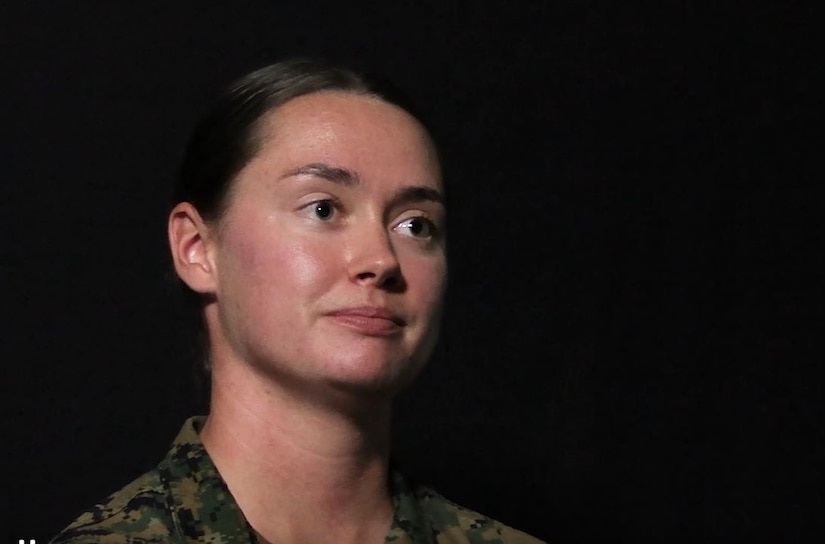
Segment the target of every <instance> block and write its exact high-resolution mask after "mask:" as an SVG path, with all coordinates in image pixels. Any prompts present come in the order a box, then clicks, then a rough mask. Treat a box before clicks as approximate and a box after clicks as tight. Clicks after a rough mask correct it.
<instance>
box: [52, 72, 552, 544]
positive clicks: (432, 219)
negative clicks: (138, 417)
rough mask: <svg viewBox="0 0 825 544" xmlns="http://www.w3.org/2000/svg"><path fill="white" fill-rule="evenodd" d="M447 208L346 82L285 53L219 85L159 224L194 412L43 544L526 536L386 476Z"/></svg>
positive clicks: (408, 122) (431, 323) (429, 320)
mask: <svg viewBox="0 0 825 544" xmlns="http://www.w3.org/2000/svg"><path fill="white" fill-rule="evenodd" d="M443 195H444V187H443V182H442V179H441V173H440V167H439V161H438V156H437V153H436V150H435V147H434V145H433V142H432V141H431V138H430V136H429V134H428V133H427V131H426V129H425V128H424V127H423V126H422V125H421V123H420V122H419V121H418V120H417V119H416V118H415V117H413V116H412V115H411V114H410V113H409V112H408V111H406V110H404V109H402V108H401V107H399V106H397V105H395V104H394V103H392V102H390V101H389V100H388V99H386V98H384V97H382V96H380V95H378V94H377V93H375V92H374V91H373V90H372V89H371V87H370V86H369V85H368V84H367V83H366V82H365V81H364V80H363V79H361V78H360V77H359V76H357V75H356V74H354V73H352V72H349V71H347V70H343V69H339V68H335V67H327V66H323V65H320V64H317V63H313V62H309V61H303V60H295V61H287V62H283V63H279V64H275V65H272V66H269V67H266V68H263V69H261V70H258V71H256V72H254V73H252V74H250V75H248V76H246V77H244V78H243V79H241V80H240V81H239V82H238V83H237V84H235V85H234V86H232V87H231V89H230V90H229V92H228V93H227V94H226V96H225V97H224V98H223V99H222V100H221V101H220V102H219V103H218V104H217V105H216V107H215V108H214V109H213V110H212V112H211V113H210V114H209V115H208V116H207V117H206V118H205V119H204V121H202V122H201V124H200V125H199V126H198V128H197V129H196V131H195V133H194V135H193V137H192V140H191V142H190V145H189V147H188V149H187V154H186V158H185V160H184V167H183V170H182V176H181V180H180V187H179V191H178V194H177V204H176V205H175V206H174V208H173V209H172V211H171V213H170V216H169V226H168V232H169V244H170V248H171V252H172V259H173V263H174V266H175V270H176V272H177V274H178V276H179V277H180V279H181V280H182V281H183V283H184V284H185V285H186V286H187V288H188V289H190V290H191V292H193V293H195V294H196V295H197V297H198V299H199V301H200V304H201V307H202V312H203V317H204V323H205V326H206V331H207V333H208V338H209V362H210V368H211V377H212V386H211V402H210V413H209V416H208V417H206V418H192V419H190V420H188V421H187V422H186V424H185V425H184V427H183V429H182V430H181V432H180V434H179V436H178V438H177V439H176V440H175V442H174V444H173V447H172V449H171V451H170V452H169V454H168V455H167V456H166V458H165V459H164V460H163V461H162V462H161V463H160V465H159V466H158V467H157V469H155V470H153V471H151V472H149V473H147V474H145V475H144V476H142V477H140V478H138V479H137V480H136V481H135V482H133V483H131V484H129V485H128V486H126V487H125V488H123V489H122V490H120V491H119V492H117V493H115V494H114V495H112V496H111V497H109V499H108V500H107V502H106V503H105V504H103V505H100V506H97V507H96V508H95V509H94V510H92V511H91V512H88V513H86V514H84V515H83V516H81V517H80V518H78V520H76V521H75V522H74V523H72V524H71V525H70V526H69V527H68V528H67V529H66V530H65V531H64V532H62V533H61V534H60V535H58V536H57V537H56V538H55V541H56V542H133V541H140V542H143V541H153V542H167V541H175V542H184V541H185V542H189V541H199V542H250V541H251V542H256V541H258V542H272V543H276V542H277V543H289V542H336V543H341V542H344V543H346V542H352V543H355V542H358V543H365V542H384V541H393V542H439V543H441V542H507V543H509V542H524V543H534V542H539V541H538V540H536V539H534V538H532V537H530V536H528V535H526V534H524V533H522V532H519V531H516V530H515V529H512V528H509V527H507V526H504V525H502V524H500V523H498V522H496V521H494V520H491V519H489V518H486V517H484V516H481V515H480V514H477V513H474V512H470V511H469V510H466V509H464V508H461V507H459V506H457V505H455V504H453V503H450V502H449V501H447V500H445V499H444V498H442V497H441V496H439V495H438V494H436V493H435V492H433V491H432V490H429V489H426V488H423V487H412V486H410V484H408V483H407V482H406V481H405V480H404V479H403V477H401V476H400V475H399V474H398V473H396V472H395V471H394V470H392V467H391V466H390V463H389V453H390V443H389V437H390V432H389V430H390V405H391V401H392V398H393V396H394V395H395V394H396V393H397V392H398V391H399V390H401V389H402V388H403V387H404V386H405V385H406V384H408V383H409V382H410V380H411V379H412V378H413V377H414V376H415V375H416V373H417V372H418V370H419V369H420V368H421V366H422V365H423V364H424V362H425V361H426V359H427V358H428V356H429V355H430V351H431V349H432V347H433V344H434V343H435V340H436V334H437V329H438V324H439V319H440V313H441V304H442V298H443V293H444V288H445V283H446V277H447V262H446V245H445V244H446V239H445V213H446V210H445V206H444V196H443Z"/></svg>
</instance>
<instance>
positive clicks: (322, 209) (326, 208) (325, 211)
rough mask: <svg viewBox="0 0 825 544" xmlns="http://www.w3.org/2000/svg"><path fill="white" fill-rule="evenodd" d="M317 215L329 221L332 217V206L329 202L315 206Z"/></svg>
mask: <svg viewBox="0 0 825 544" xmlns="http://www.w3.org/2000/svg"><path fill="white" fill-rule="evenodd" d="M315 213H316V214H317V215H318V217H320V218H321V219H328V218H329V216H330V215H332V206H330V205H329V203H328V202H319V203H318V204H316V205H315Z"/></svg>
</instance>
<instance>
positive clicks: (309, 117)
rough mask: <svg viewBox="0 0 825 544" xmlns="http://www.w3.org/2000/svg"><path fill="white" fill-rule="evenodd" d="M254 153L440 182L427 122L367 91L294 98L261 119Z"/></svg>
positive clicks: (288, 161) (287, 162) (284, 160)
mask: <svg viewBox="0 0 825 544" xmlns="http://www.w3.org/2000/svg"><path fill="white" fill-rule="evenodd" d="M256 155H257V156H256V157H255V158H254V159H253V161H255V160H264V161H274V162H278V163H284V165H285V166H286V165H290V166H292V167H294V166H299V165H300V164H299V163H301V162H307V161H308V162H319V161H320V162H329V163H332V164H337V165H339V166H342V167H345V168H350V169H353V170H356V171H358V172H361V173H364V174H369V173H370V172H371V171H373V172H374V171H381V172H384V173H385V174H390V173H406V174H407V175H408V176H409V177H411V178H427V177H429V178H433V181H435V183H436V184H437V185H440V172H439V164H438V158H437V154H436V151H435V147H434V145H433V143H432V140H431V139H430V137H429V135H428V134H427V132H426V130H425V129H424V127H423V126H422V125H421V124H420V123H419V122H418V121H417V120H416V119H415V118H414V117H413V116H411V115H410V114H409V113H407V112H406V111H404V110H403V109H401V108H399V107H397V106H395V105H393V104H389V103H387V102H384V101H382V100H381V99H379V98H375V97H372V96H368V95H360V94H355V93H349V92H342V91H325V92H319V93H313V94H310V95H305V96H301V97H298V98H295V99H293V100H290V101H289V102H287V103H286V104H284V105H282V106H281V107H279V108H277V109H275V110H274V111H273V112H271V113H269V114H267V115H266V116H265V117H264V118H263V119H262V123H261V126H260V127H259V149H258V152H257V154H256ZM406 181H408V182H418V183H421V182H422V181H424V180H423V179H408V180H406Z"/></svg>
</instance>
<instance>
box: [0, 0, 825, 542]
mask: <svg viewBox="0 0 825 544" xmlns="http://www.w3.org/2000/svg"><path fill="white" fill-rule="evenodd" d="M398 4H399V5H392V3H386V2H384V3H382V2H363V3H360V4H358V7H353V6H351V5H350V3H344V2H334V3H333V2H325V3H320V2H314V1H304V2H275V1H269V2H266V1H262V0H258V1H252V0H246V1H233V2H228V1H227V2H196V1H194V0H178V1H171V2H170V1H163V2H161V1H142V2H120V3H116V2H56V1H50V2H45V1H22V0H20V1H6V2H3V3H2V6H0V25H1V26H0V63H2V64H0V77H1V78H2V100H0V107H2V116H1V117H0V146H2V147H0V154H2V155H0V156H2V162H0V197H2V198H0V206H2V207H1V208H0V227H1V229H2V239H3V241H2V246H0V247H2V254H0V255H2V256H1V257H0V267H2V268H0V270H1V271H2V302H0V305H2V316H3V333H2V334H3V336H2V349H3V351H2V361H3V364H2V369H3V370H2V372H3V379H2V387H3V391H2V392H3V394H2V398H3V416H2V421H3V430H2V435H0V436H2V440H3V446H2V451H3V456H4V458H3V465H2V471H3V476H2V479H3V484H2V501H3V503H2V504H0V512H2V514H0V515H7V516H8V519H7V520H3V521H2V523H1V524H0V526H2V531H3V533H4V534H2V535H0V536H2V537H3V538H7V540H4V542H5V541H8V542H17V539H19V538H26V539H28V538H37V539H38V541H41V540H43V539H45V538H46V537H48V536H51V535H52V534H54V533H55V532H56V531H57V530H58V529H60V528H62V527H63V526H64V525H65V524H67V523H68V522H69V521H70V520H71V519H72V518H74V517H75V516H76V515H77V514H78V513H80V512H81V511H82V510H83V509H85V508H86V507H87V506H89V505H90V504H91V503H92V502H94V501H96V500H98V499H100V498H102V497H104V496H105V495H106V494H108V493H109V492H111V491H113V490H114V489H116V488H119V487H120V486H121V485H123V484H124V483H126V482H127V481H128V480H130V479H131V478H133V477H135V476H136V475H138V474H139V473H140V472H142V471H143V470H146V469H148V468H150V467H151V466H153V465H154V464H155V463H156V462H157V461H158V460H159V459H160V457H161V456H162V455H163V453H164V452H165V451H166V448H167V446H168V444H169V442H170V440H171V439H172V438H173V437H174V435H175V433H176V431H177V429H178V427H179V425H180V424H181V422H182V421H183V419H184V418H185V417H186V416H188V415H190V414H192V413H195V412H203V411H204V410H205V405H204V400H203V394H202V393H203V392H202V390H200V389H199V388H198V385H197V384H198V382H197V379H196V373H195V371H194V366H195V364H194V362H193V360H192V349H191V346H192V342H193V340H192V331H191V328H190V327H189V326H188V325H187V322H186V320H185V318H184V317H183V313H182V312H181V311H180V310H178V309H177V306H176V305H175V302H174V299H173V297H172V296H171V295H170V289H169V280H168V270H169V261H168V258H167V250H166V247H165V216H166V212H167V199H168V197H169V193H170V188H171V185H172V183H173V180H174V176H175V172H176V169H177V162H178V159H179V158H180V155H181V150H182V147H183V144H184V141H185V139H186V135H187V133H188V130H189V128H190V127H191V126H192V124H193V122H194V120H195V119H196V118H197V116H198V114H199V113H200V112H201V111H202V110H203V108H204V107H205V105H206V104H207V103H208V102H209V101H210V100H211V98H212V97H213V96H214V94H215V93H216V92H217V90H218V88H220V87H221V86H223V85H224V84H225V83H227V82H228V81H229V80H231V79H234V78H235V77H237V76H238V75H241V74H242V73H245V72H247V71H248V70H250V69H252V68H256V67H258V66H260V65H262V64H264V63H269V62H271V61H274V60H277V59H279V58H281V57H283V56H286V55H292V54H313V55H316V54H317V55H323V56H327V57H329V58H332V59H334V60H339V61H344V62H348V63H354V64H356V65H357V66H363V67H366V68H369V69H372V70H377V71H379V72H382V73H384V74H386V75H387V76H388V77H389V78H390V79H391V80H393V81H394V82H396V83H397V84H398V85H399V86H400V87H402V88H404V89H406V90H407V91H408V92H409V94H410V95H411V96H412V98H413V100H414V101H415V102H417V103H419V104H420V105H421V108H422V109H423V110H424V113H425V114H426V115H427V116H428V117H429V118H430V120H431V122H432V124H433V126H434V130H435V132H436V134H437V137H438V139H439V140H440V143H441V145H442V148H443V149H444V152H445V156H446V157H447V165H448V176H449V179H448V183H449V185H450V191H451V193H452V195H451V197H452V198H453V201H452V205H453V208H452V209H451V218H450V220H451V226H450V229H451V231H450V236H451V247H450V252H451V253H450V258H451V267H452V268H451V277H450V291H449V296H448V305H447V318H446V323H445V328H444V334H443V337H442V341H441V343H440V345H439V347H438V350H437V353H436V356H435V358H434V360H433V361H432V364H431V365H430V366H429V367H428V368H427V370H426V372H425V373H424V375H423V376H422V377H421V379H420V380H419V382H418V383H417V384H416V386H415V387H414V388H413V389H411V390H410V391H408V392H407V393H406V394H405V395H404V396H403V398H402V399H401V401H400V402H399V404H398V414H397V416H398V417H397V425H396V427H395V433H396V446H397V451H396V455H397V456H398V459H399V460H400V462H401V463H402V464H403V466H405V467H406V471H407V472H408V473H409V474H410V475H413V476H416V477H419V478H421V479H423V480H425V481H428V482H429V483H431V484H432V485H433V486H435V487H436V488H438V489H439V490H440V491H442V493H444V494H445V495H447V496H449V497H451V498H453V499H454V500H456V501H457V502H460V503H463V504H466V505H468V506H470V507H472V508H474V509H476V510H479V511H482V512H484V513H487V514H489V515H491V516H493V517H497V518H499V519H500V520H502V521H504V522H506V523H508V524H510V525H514V526H516V527H519V528H521V529H524V530H526V531H528V532H532V533H533V534H535V535H537V536H540V537H543V538H545V539H548V540H552V541H554V542H560V543H572V542H606V541H611V542H617V541H621V542H677V541H684V542H687V541H694V540H695V541H702V542H731V541H741V540H745V539H747V540H749V541H760V540H771V541H808V540H810V541H813V540H817V539H818V538H821V537H822V535H823V534H824V533H825V530H823V529H825V527H823V525H825V522H823V505H825V501H823V491H822V490H823V482H824V481H825V478H823V465H822V457H823V453H825V451H823V450H825V448H823V446H822V441H823V435H825V426H823V423H825V421H824V420H825V417H824V416H825V410H824V409H823V400H822V399H823V386H822V381H821V376H822V373H821V371H820V370H819V365H820V364H821V362H822V360H823V357H822V355H823V349H822V334H821V333H822V328H823V327H822V326H823V322H824V321H825V320H823V310H822V305H821V291H822V287H821V286H822V280H823V274H822V268H821V267H819V266H820V265H819V263H818V261H819V259H818V258H817V256H818V254H819V253H821V251H822V244H821V243H820V242H817V241H816V238H817V236H816V235H817V234H818V232H817V229H818V228H819V227H817V225H818V224H819V222H820V221H819V220H820V213H819V210H820V209H821V208H822V205H821V200H820V199H819V198H817V197H815V192H814V190H813V187H812V186H813V178H814V166H817V167H818V166H819V165H818V164H816V165H815V164H814V154H815V153H816V154H817V155H819V156H820V157H821V155H822V144H823V141H822V129H821V125H819V124H818V123H816V122H815V118H816V116H818V115H819V114H820V109H821V104H822V93H821V90H820V89H816V88H814V81H815V80H816V79H817V77H818V76H819V75H821V72H822V57H821V54H815V49H814V35H813V34H814V30H815V29H817V28H819V27H820V24H819V22H818V21H816V20H815V18H814V14H813V9H812V8H810V7H809V6H807V5H805V4H803V3H800V2H784V3H783V2H774V3H753V2H751V3H738V2H737V3H733V2H731V3H725V2H723V3H710V2H708V3H703V4H705V5H702V6H699V5H694V4H693V3H690V2H678V3H677V2H671V3H650V4H652V5H649V6H647V7H644V8H642V7H640V6H639V5H637V4H635V3H634V4H633V5H632V6H629V5H627V3H622V2H592V1H591V2H535V3H528V2H523V3H521V4H523V5H521V6H520V7H518V8H515V7H513V4H515V3H510V5H509V6H508V5H505V3H504V2H442V3H439V2H431V3H427V2H415V3H412V2H409V3H407V2H405V3H398ZM663 4H667V5H668V6H669V7H663ZM388 6H391V7H388ZM818 169H819V168H817V170H818ZM817 177H819V176H817Z"/></svg>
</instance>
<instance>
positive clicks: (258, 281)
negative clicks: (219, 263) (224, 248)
mask: <svg viewBox="0 0 825 544" xmlns="http://www.w3.org/2000/svg"><path fill="white" fill-rule="evenodd" d="M251 234H252V233H250V232H246V233H245V236H243V238H242V239H241V237H238V239H237V240H236V241H234V242H232V241H229V244H228V246H229V247H231V248H232V252H231V255H229V256H228V257H229V259H228V260H230V261H231V263H230V262H228V263H226V264H227V265H229V266H228V268H229V270H230V275H231V278H229V282H231V283H232V284H233V285H234V286H235V287H236V288H239V289H241V290H243V291H244V292H245V295H244V296H243V297H242V298H244V299H246V300H245V303H246V304H250V305H252V306H253V307H258V306H261V305H263V304H265V303H266V304H272V303H275V302H276V301H277V300H283V299H290V298H295V297H299V296H306V295H311V294H312V293H314V292H315V291H320V290H323V288H324V286H325V285H326V283H327V282H326V281H325V280H326V279H327V278H328V276H329V275H330V271H331V269H332V268H333V266H332V264H333V263H331V260H332V258H333V257H332V248H329V247H318V245H319V244H318V243H317V242H316V243H313V242H312V241H311V240H305V239H301V238H299V237H296V236H294V235H292V234H290V233H282V235H280V236H279V235H277V234H275V233H270V232H266V233H264V234H263V235H261V236H254V237H253V236H250V235H251ZM286 240H289V242H288V243H287V242H286ZM304 302H309V301H304Z"/></svg>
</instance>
